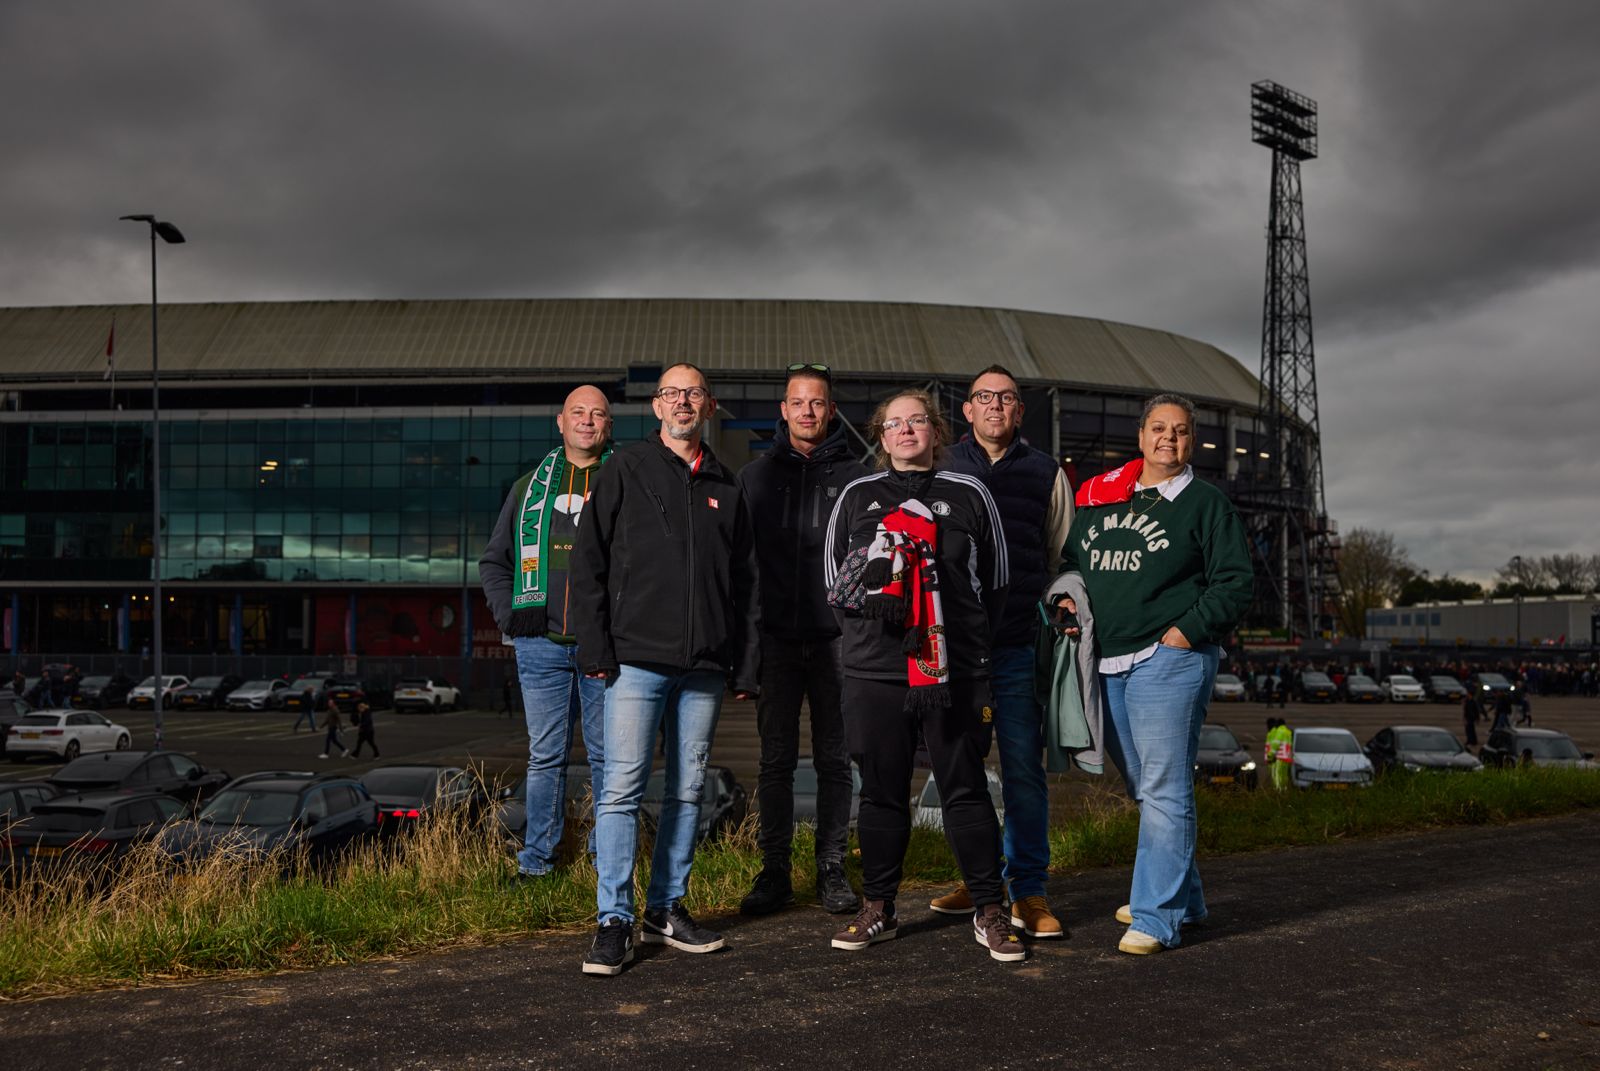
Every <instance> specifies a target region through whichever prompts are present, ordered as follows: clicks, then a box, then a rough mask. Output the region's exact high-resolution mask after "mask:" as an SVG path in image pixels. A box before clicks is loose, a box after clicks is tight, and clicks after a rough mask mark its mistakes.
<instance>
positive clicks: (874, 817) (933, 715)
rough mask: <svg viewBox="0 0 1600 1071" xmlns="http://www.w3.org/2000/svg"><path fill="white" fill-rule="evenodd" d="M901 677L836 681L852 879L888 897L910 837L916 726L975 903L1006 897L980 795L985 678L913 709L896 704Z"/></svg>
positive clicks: (901, 697) (995, 829) (983, 791)
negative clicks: (856, 843)
mask: <svg viewBox="0 0 1600 1071" xmlns="http://www.w3.org/2000/svg"><path fill="white" fill-rule="evenodd" d="M909 690H910V686H909V685H907V684H905V683H902V682H898V681H878V680H862V679H858V678H854V677H846V678H845V682H844V719H845V733H846V738H847V740H848V741H849V745H850V754H851V755H852V757H854V759H855V761H856V765H857V766H859V767H860V768H861V814H860V818H859V819H858V822H857V827H856V828H857V835H858V838H859V840H860V842H861V879H862V880H861V885H862V890H863V891H864V892H865V893H866V896H867V899H869V900H893V899H894V898H895V894H896V893H897V892H898V891H899V889H900V877H901V871H902V868H903V865H904V863H905V856H906V846H907V845H908V844H909V843H910V840H911V771H912V767H913V765H914V764H915V760H916V751H917V729H918V727H919V726H920V727H921V729H922V735H923V737H924V738H925V739H926V741H927V744H928V756H929V758H930V759H931V760H932V762H933V775H934V778H935V779H936V780H937V782H938V785H939V798H940V801H941V810H942V811H943V813H944V830H945V837H946V839H948V840H949V842H950V846H951V848H952V849H954V851H955V854H956V864H957V865H958V866H960V868H961V875H962V877H964V878H965V879H966V882H967V891H968V893H970V894H971V896H972V902H973V903H974V904H975V905H977V906H978V907H983V906H985V905H987V904H998V903H1000V902H1001V901H1003V900H1004V899H1005V897H1004V895H1003V893H1002V887H1001V880H1000V823H999V822H998V821H997V820H996V819H995V814H994V801H993V800H991V799H990V798H989V784H988V779H987V777H986V776H985V775H984V770H983V756H984V755H985V754H986V753H987V752H988V750H989V736H990V725H989V721H988V720H986V719H985V717H984V714H985V712H986V711H988V710H990V704H989V682H988V681H978V680H959V681H952V682H951V684H950V693H951V704H950V706H948V707H939V708H934V709H933V710H931V711H929V712H927V713H925V714H922V715H920V716H919V715H917V714H912V713H909V712H907V711H906V709H905V699H906V693H907V692H908V691H909Z"/></svg>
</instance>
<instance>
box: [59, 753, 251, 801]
mask: <svg viewBox="0 0 1600 1071" xmlns="http://www.w3.org/2000/svg"><path fill="white" fill-rule="evenodd" d="M228 780H229V778H228V774H227V771H225V770H207V769H206V768H205V767H204V766H201V765H200V764H199V763H198V762H196V761H195V760H194V758H193V757H192V756H189V755H185V754H183V753H182V752H181V751H102V752H100V753H98V754H94V755H85V756H83V757H82V758H79V759H73V760H72V761H71V762H69V763H67V764H66V765H65V766H63V767H62V768H61V769H59V770H57V771H56V772H55V773H54V774H53V775H51V776H50V777H49V778H47V779H46V782H45V783H46V784H49V785H52V786H54V787H55V788H56V789H57V790H58V791H60V792H62V793H63V794H65V793H69V792H77V793H82V792H159V793H161V794H162V795H163V796H171V797H172V798H173V799H175V800H178V801H180V802H182V803H184V804H186V805H187V806H188V807H189V809H190V810H193V809H195V808H196V807H198V806H199V805H200V804H201V803H202V802H204V801H205V800H207V799H209V798H210V797H212V796H213V795H215V794H216V792H217V790H218V789H220V788H221V787H222V786H223V785H225V784H227V783H228Z"/></svg>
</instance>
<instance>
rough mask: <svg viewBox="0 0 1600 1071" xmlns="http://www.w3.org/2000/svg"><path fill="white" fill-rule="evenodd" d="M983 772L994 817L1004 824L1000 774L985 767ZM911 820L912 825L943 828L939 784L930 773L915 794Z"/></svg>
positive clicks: (1004, 805) (1004, 809) (1004, 807)
mask: <svg viewBox="0 0 1600 1071" xmlns="http://www.w3.org/2000/svg"><path fill="white" fill-rule="evenodd" d="M983 774H984V776H985V777H986V778H988V780H989V798H990V799H991V800H993V801H994V813H995V817H996V818H999V819H1000V824H1001V825H1004V824H1005V821H1006V801H1005V799H1004V797H1003V796H1002V795H1001V794H1000V775H999V774H997V773H995V772H994V771H993V770H990V769H987V768H985V769H984V771H983ZM911 822H912V824H913V825H919V826H925V827H927V828H928V829H943V828H944V808H943V807H942V806H941V804H940V800H939V785H938V782H936V781H934V779H933V774H931V773H930V774H929V775H928V780H927V782H926V783H924V784H923V786H922V792H921V794H920V795H918V796H917V802H915V803H914V804H912V805H911Z"/></svg>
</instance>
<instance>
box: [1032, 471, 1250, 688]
mask: <svg viewBox="0 0 1600 1071" xmlns="http://www.w3.org/2000/svg"><path fill="white" fill-rule="evenodd" d="M1074 569H1076V570H1077V571H1078V572H1080V573H1082V574H1083V579H1084V584H1085V586H1086V587H1087V588H1088V591H1089V603H1090V606H1091V608H1092V610H1093V611H1094V621H1095V634H1096V637H1097V639H1098V640H1099V645H1100V654H1101V656H1102V657H1104V658H1114V657H1116V656H1117V655H1124V654H1131V653H1133V652H1134V651H1140V650H1143V649H1144V648H1146V647H1148V646H1150V645H1151V644H1152V643H1155V642H1156V641H1157V640H1159V639H1160V638H1161V637H1162V635H1163V634H1164V633H1165V632H1166V631H1167V629H1168V628H1169V627H1171V626H1173V625H1177V626H1178V631H1179V632H1182V633H1183V635H1184V638H1185V639H1187V640H1188V641H1189V644H1190V645H1191V646H1194V647H1198V646H1200V645H1201V644H1203V643H1220V642H1221V641H1222V640H1223V639H1225V638H1226V637H1227V635H1228V633H1230V632H1232V631H1233V628H1234V626H1235V625H1236V624H1238V622H1239V619H1240V618H1241V617H1243V616H1244V612H1245V610H1247V609H1248V608H1249V606H1250V598H1251V595H1252V593H1253V591H1254V577H1253V574H1252V572H1251V569H1250V551H1249V548H1248V546H1247V545H1246V543H1245V536H1244V525H1243V524H1242V523H1241V522H1240V520H1239V514H1238V511H1237V510H1235V509H1234V508H1233V503H1231V502H1229V501H1228V499H1227V497H1226V496H1225V495H1223V493H1222V492H1221V491H1219V490H1217V489H1216V488H1215V487H1213V486H1211V485H1210V484H1209V483H1206V482H1205V481H1203V480H1200V479H1195V480H1192V481H1190V483H1189V485H1188V486H1187V487H1185V488H1184V489H1183V490H1182V491H1180V492H1179V493H1178V497H1177V499H1175V500H1174V501H1171V502H1169V501H1167V500H1166V499H1164V498H1162V497H1161V496H1160V493H1159V492H1157V491H1154V490H1152V489H1149V488H1141V489H1139V490H1137V491H1136V492H1135V493H1134V496H1133V500H1132V501H1130V502H1122V503H1118V504H1117V505H1114V506H1085V507H1080V508H1079V509H1078V512H1077V514H1076V515H1075V516H1074V517H1073V518H1072V528H1071V530H1070V531H1069V532H1068V534H1067V545H1066V546H1065V547H1064V548H1063V549H1062V556H1061V570H1062V572H1068V571H1071V570H1074Z"/></svg>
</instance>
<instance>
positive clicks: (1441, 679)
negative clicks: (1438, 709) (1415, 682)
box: [1422, 674, 1467, 703]
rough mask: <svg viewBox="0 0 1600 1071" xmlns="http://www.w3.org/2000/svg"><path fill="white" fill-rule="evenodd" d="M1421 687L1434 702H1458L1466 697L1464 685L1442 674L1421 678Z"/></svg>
mask: <svg viewBox="0 0 1600 1071" xmlns="http://www.w3.org/2000/svg"><path fill="white" fill-rule="evenodd" d="M1422 687H1423V688H1424V689H1426V690H1427V693H1428V698H1429V699H1432V700H1433V701H1434V702H1435V703H1459V702H1461V701H1462V700H1463V699H1465V698H1466V697H1467V688H1466V685H1464V684H1462V683H1461V682H1460V681H1458V680H1456V679H1455V678H1454V677H1449V676H1445V675H1444V674H1435V675H1434V676H1431V677H1424V678H1422Z"/></svg>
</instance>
